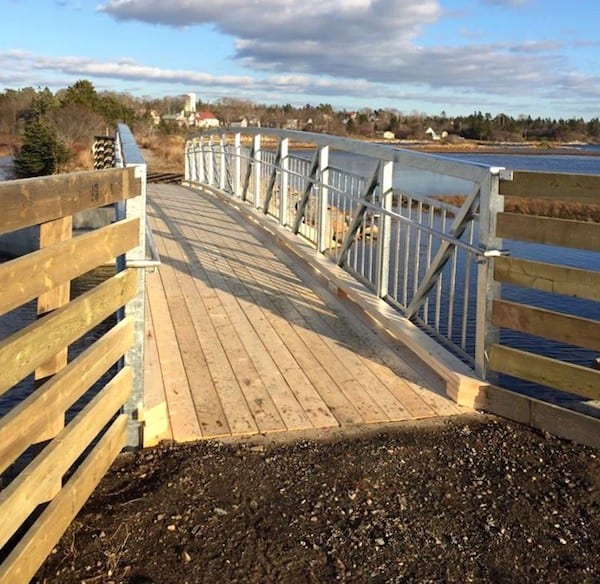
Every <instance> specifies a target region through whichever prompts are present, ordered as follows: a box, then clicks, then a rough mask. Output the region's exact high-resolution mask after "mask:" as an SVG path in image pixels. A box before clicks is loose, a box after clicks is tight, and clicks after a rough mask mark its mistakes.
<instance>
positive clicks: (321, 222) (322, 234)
mask: <svg viewBox="0 0 600 584" xmlns="http://www.w3.org/2000/svg"><path fill="white" fill-rule="evenodd" d="M328 184H329V146H321V147H320V148H319V188H318V189H317V251H318V252H319V253H323V252H325V250H326V249H327V247H328V246H329V245H330V244H331V224H330V223H331V216H330V214H329V210H328V207H329V188H328V187H327V185H328ZM328 219H329V220H328ZM327 232H329V234H328V233H327Z"/></svg>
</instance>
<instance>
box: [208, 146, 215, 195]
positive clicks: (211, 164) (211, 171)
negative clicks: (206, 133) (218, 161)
mask: <svg viewBox="0 0 600 584" xmlns="http://www.w3.org/2000/svg"><path fill="white" fill-rule="evenodd" d="M214 183H215V149H214V144H213V137H212V136H211V137H210V138H209V139H208V184H209V185H210V186H211V187H212V186H214Z"/></svg>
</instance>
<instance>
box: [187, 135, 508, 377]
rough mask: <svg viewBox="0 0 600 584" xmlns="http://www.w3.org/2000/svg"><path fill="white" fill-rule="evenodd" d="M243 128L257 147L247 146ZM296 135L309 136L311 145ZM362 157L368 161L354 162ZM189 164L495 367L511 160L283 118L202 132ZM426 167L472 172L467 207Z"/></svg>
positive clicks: (204, 180)
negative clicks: (428, 185)
mask: <svg viewBox="0 0 600 584" xmlns="http://www.w3.org/2000/svg"><path fill="white" fill-rule="evenodd" d="M242 135H243V136H245V137H246V138H247V139H248V140H251V147H243V146H242ZM294 144H298V145H302V146H303V147H308V150H307V151H306V155H305V154H304V152H302V154H299V153H298V152H294V151H293V145H294ZM344 155H345V156H346V157H347V159H344V158H343V156H344ZM348 155H351V156H349V157H348ZM356 160H360V161H361V162H360V163H357V164H358V166H360V170H357V169H356V168H354V167H352V166H351V165H352V164H354V161H356ZM185 164H186V171H185V178H186V181H187V182H188V184H190V185H192V186H201V185H208V186H211V187H215V188H218V189H219V190H221V191H223V192H225V193H227V194H229V195H231V196H234V197H236V198H239V199H241V200H242V201H247V202H249V203H251V204H253V205H254V206H255V207H256V208H259V209H261V210H262V211H263V212H264V213H265V215H267V216H269V217H271V218H273V219H275V220H277V221H278V222H279V223H280V225H281V226H283V227H285V228H287V229H291V230H292V231H294V233H296V234H297V235H299V236H301V237H303V238H304V239H306V240H308V241H309V242H310V243H312V244H313V245H314V246H315V247H316V249H317V251H319V252H321V253H324V254H325V255H327V256H329V257H330V258H331V260H333V261H334V262H336V263H338V264H339V265H341V266H343V267H344V268H345V269H346V270H348V271H349V272H351V273H352V274H353V275H354V276H355V277H356V278H358V279H359V280H360V281H362V282H363V283H365V284H366V285H367V286H368V287H370V288H371V289H372V290H373V292H374V293H375V294H377V296H379V297H380V298H383V299H384V300H386V301H388V302H389V303H390V304H392V305H394V306H395V307H396V308H397V309H399V310H400V311H401V312H403V313H404V314H406V315H407V316H408V317H409V318H410V319H411V320H413V321H414V322H415V323H417V324H418V325H419V326H421V327H422V328H424V329H425V330H426V331H427V332H429V333H430V334H431V335H432V336H434V337H435V338H436V339H438V340H440V339H441V341H442V343H443V344H445V346H446V347H447V348H449V349H450V350H451V351H452V352H453V353H454V354H456V355H458V356H460V357H461V358H462V359H463V360H464V361H465V362H466V363H468V364H469V365H471V366H473V367H474V368H475V369H476V371H477V373H478V374H479V375H481V376H485V375H486V371H487V347H488V346H490V345H491V344H493V343H494V342H496V341H497V330H496V331H495V330H494V328H493V327H492V326H491V325H490V326H487V325H486V326H483V327H482V326H480V324H479V323H480V322H486V323H487V322H489V319H488V317H487V314H488V312H489V311H490V310H491V304H492V301H493V299H494V298H495V297H496V296H497V295H498V293H499V287H498V286H495V285H494V283H493V279H492V277H491V276H492V274H491V267H490V262H489V258H490V257H495V256H498V255H503V254H504V253H505V252H504V250H502V242H501V240H499V239H498V238H497V237H496V235H495V233H496V231H495V217H496V214H495V213H496V212H497V211H498V210H502V208H503V203H502V201H503V199H502V197H500V196H499V195H498V183H499V178H500V175H501V173H502V170H503V169H501V168H497V167H489V166H486V165H484V164H479V163H472V162H468V161H464V160H456V159H452V158H449V157H445V156H444V157H442V156H439V155H435V154H429V153H422V152H414V151H411V150H402V149H400V148H396V147H392V146H388V145H381V144H373V143H367V142H362V141H357V140H351V139H348V138H341V137H338V136H329V135H325V134H315V133H309V132H299V131H294V130H280V129H273V128H244V129H237V128H236V129H235V130H234V129H228V128H219V129H213V130H207V131H205V132H201V133H198V134H194V135H190V136H189V137H188V140H187V142H186V156H185ZM415 171H416V173H418V175H419V176H425V175H424V174H423V173H431V175H432V176H433V175H442V176H445V177H453V178H455V179H461V181H462V182H461V184H462V185H463V188H465V189H466V190H465V195H466V196H465V204H464V205H463V207H462V208H456V207H453V206H451V205H448V204H446V203H444V202H443V201H441V200H439V201H438V200H436V199H435V198H433V197H432V196H431V194H430V193H428V192H420V190H419V188H414V187H412V186H411V185H410V184H408V183H407V180H406V176H407V172H409V173H413V174H415ZM447 194H454V193H447Z"/></svg>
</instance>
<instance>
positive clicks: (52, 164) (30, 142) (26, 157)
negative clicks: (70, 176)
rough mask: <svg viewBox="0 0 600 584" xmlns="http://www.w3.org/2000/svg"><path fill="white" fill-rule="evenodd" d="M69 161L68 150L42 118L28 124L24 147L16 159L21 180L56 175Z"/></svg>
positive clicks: (16, 167)
mask: <svg viewBox="0 0 600 584" xmlns="http://www.w3.org/2000/svg"><path fill="white" fill-rule="evenodd" d="M68 159H69V151H68V149H67V148H66V146H65V145H64V144H63V142H62V141H61V140H60V139H59V138H58V136H57V135H56V132H55V131H54V130H53V129H52V128H51V127H50V126H49V125H48V124H47V123H46V122H45V121H44V120H43V119H42V118H41V117H38V118H36V119H32V120H29V121H28V122H27V125H26V126H25V135H24V137H23V145H22V146H21V148H20V150H19V152H18V154H17V155H16V157H15V170H16V173H17V176H18V177H19V178H28V177H31V176H45V175H49V174H54V173H55V172H57V171H58V170H59V168H60V166H61V165H63V164H64V163H65V162H67V160H68Z"/></svg>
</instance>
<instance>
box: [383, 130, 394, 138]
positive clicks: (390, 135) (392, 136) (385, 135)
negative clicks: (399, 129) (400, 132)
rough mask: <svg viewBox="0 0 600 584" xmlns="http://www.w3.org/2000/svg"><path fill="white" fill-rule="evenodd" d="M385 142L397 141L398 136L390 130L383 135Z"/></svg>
mask: <svg viewBox="0 0 600 584" xmlns="http://www.w3.org/2000/svg"><path fill="white" fill-rule="evenodd" d="M383 139H384V140H395V139H396V134H394V132H390V131H389V130H388V131H386V132H384V133H383Z"/></svg>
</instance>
